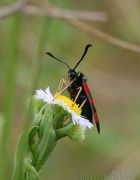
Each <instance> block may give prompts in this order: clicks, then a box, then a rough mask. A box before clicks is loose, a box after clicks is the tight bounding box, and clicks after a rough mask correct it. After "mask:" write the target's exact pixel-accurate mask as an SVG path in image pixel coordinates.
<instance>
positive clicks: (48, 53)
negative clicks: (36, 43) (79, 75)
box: [46, 52, 70, 69]
mask: <svg viewBox="0 0 140 180" xmlns="http://www.w3.org/2000/svg"><path fill="white" fill-rule="evenodd" d="M46 54H47V55H49V56H50V57H52V58H53V59H55V60H57V61H59V62H61V63H63V64H65V65H66V66H67V67H68V68H69V69H70V67H69V65H68V64H67V63H65V62H63V61H61V60H60V59H58V58H56V57H55V56H54V55H52V54H51V53H50V52H46Z"/></svg>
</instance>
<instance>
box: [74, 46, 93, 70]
mask: <svg viewBox="0 0 140 180" xmlns="http://www.w3.org/2000/svg"><path fill="white" fill-rule="evenodd" d="M89 47H92V45H91V44H87V45H86V47H85V51H84V53H83V55H82V57H81V59H80V60H79V61H78V63H77V64H76V66H75V67H74V69H73V70H75V69H76V68H77V66H78V65H79V64H80V63H81V61H82V60H83V58H84V57H85V55H86V53H87V51H88V48H89Z"/></svg>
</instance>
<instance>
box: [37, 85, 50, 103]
mask: <svg viewBox="0 0 140 180" xmlns="http://www.w3.org/2000/svg"><path fill="white" fill-rule="evenodd" d="M35 97H36V99H42V100H43V101H44V102H47V103H51V102H52V101H53V95H52V94H51V92H50V90H49V88H47V89H46V90H45V92H44V91H42V90H41V89H40V90H36V95H35Z"/></svg>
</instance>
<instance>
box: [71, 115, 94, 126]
mask: <svg viewBox="0 0 140 180" xmlns="http://www.w3.org/2000/svg"><path fill="white" fill-rule="evenodd" d="M72 121H73V123H74V124H80V125H81V126H82V127H83V128H84V129H87V128H89V129H90V128H92V127H93V124H92V123H91V122H90V121H89V120H87V119H85V118H83V117H81V116H79V115H77V114H76V113H74V112H72Z"/></svg>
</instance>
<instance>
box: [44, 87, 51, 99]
mask: <svg viewBox="0 0 140 180" xmlns="http://www.w3.org/2000/svg"><path fill="white" fill-rule="evenodd" d="M45 92H46V94H47V95H48V97H50V98H51V99H53V95H52V93H51V91H50V88H49V87H47V88H46V89H45Z"/></svg>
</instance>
